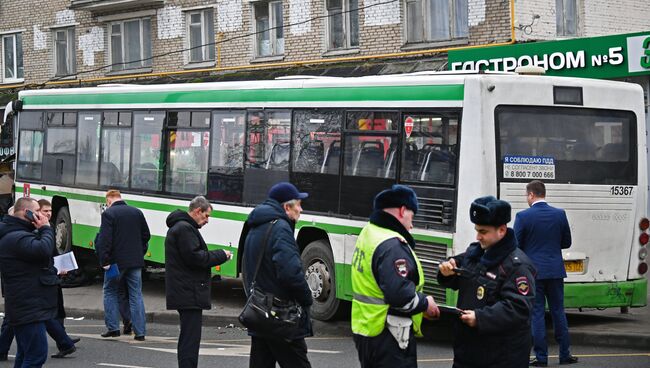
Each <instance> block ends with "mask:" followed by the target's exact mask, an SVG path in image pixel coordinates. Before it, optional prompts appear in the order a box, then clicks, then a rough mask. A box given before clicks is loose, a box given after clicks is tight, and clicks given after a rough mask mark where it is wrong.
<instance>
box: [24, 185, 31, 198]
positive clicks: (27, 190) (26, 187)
mask: <svg viewBox="0 0 650 368" xmlns="http://www.w3.org/2000/svg"><path fill="white" fill-rule="evenodd" d="M30 194H31V187H30V185H29V184H27V183H25V184H23V197H27V198H29V195H30Z"/></svg>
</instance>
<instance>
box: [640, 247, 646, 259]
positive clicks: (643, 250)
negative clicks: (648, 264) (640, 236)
mask: <svg viewBox="0 0 650 368" xmlns="http://www.w3.org/2000/svg"><path fill="white" fill-rule="evenodd" d="M647 256H648V248H645V247H643V248H641V249H639V259H640V260H642V261H643V260H645V258H646V257H647Z"/></svg>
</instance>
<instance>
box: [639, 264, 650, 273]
mask: <svg viewBox="0 0 650 368" xmlns="http://www.w3.org/2000/svg"><path fill="white" fill-rule="evenodd" d="M646 272H648V264H647V263H640V264H639V274H641V275H645V273H646Z"/></svg>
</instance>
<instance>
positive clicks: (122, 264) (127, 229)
mask: <svg viewBox="0 0 650 368" xmlns="http://www.w3.org/2000/svg"><path fill="white" fill-rule="evenodd" d="M150 237H151V234H150V233H149V226H148V225H147V220H145V218H144V215H143V214H142V211H140V210H139V209H137V208H135V207H132V206H128V205H127V204H126V202H124V201H116V202H113V205H111V206H110V207H109V208H108V209H106V211H104V213H102V223H101V226H100V228H99V235H98V237H97V256H98V257H99V264H100V266H108V265H111V264H113V263H117V267H118V269H120V270H126V269H129V268H143V267H144V255H145V254H146V253H147V247H148V246H149V244H148V242H149V238H150Z"/></svg>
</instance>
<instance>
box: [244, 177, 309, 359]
mask: <svg viewBox="0 0 650 368" xmlns="http://www.w3.org/2000/svg"><path fill="white" fill-rule="evenodd" d="M305 198H307V193H300V192H299V191H298V189H297V188H296V187H295V186H294V185H293V184H291V183H287V182H282V183H278V184H275V185H274V186H273V187H271V190H270V191H269V198H268V199H267V200H266V201H264V203H262V204H260V205H259V206H257V207H255V209H254V210H253V211H252V212H251V213H250V215H249V216H248V220H246V224H245V226H244V230H243V232H242V239H245V243H244V244H245V247H244V259H243V262H244V283H245V287H246V290H249V289H250V286H251V283H252V281H253V273H254V272H255V266H256V265H257V257H258V256H259V255H260V254H261V253H262V247H263V246H266V248H265V251H264V259H263V260H262V264H261V266H260V269H259V272H258V274H257V277H256V278H255V285H256V287H258V288H260V289H262V290H263V291H264V292H266V293H272V294H273V295H274V296H275V297H277V298H280V299H283V300H294V301H296V302H297V303H298V304H300V305H301V306H302V307H303V310H305V311H306V312H307V313H303V314H302V319H301V321H300V326H299V328H298V329H297V331H296V332H295V334H293V335H292V336H269V335H265V334H263V333H261V332H260V331H256V330H255V329H254V328H249V329H248V334H249V335H250V336H251V339H252V342H251V355H250V364H249V367H251V368H254V367H275V363H276V362H278V363H279V364H280V367H283V368H285V367H311V364H310V363H309V360H308V359H307V344H306V343H305V337H308V336H312V335H313V333H312V326H311V320H310V318H309V314H308V310H309V307H310V306H311V305H312V294H311V291H310V290H309V286H308V285H307V281H306V280H305V273H304V271H303V268H302V261H301V259H300V250H299V249H298V245H297V244H296V240H295V238H294V229H295V226H296V222H297V221H298V218H299V217H300V213H301V212H302V207H301V201H302V200H303V199H305ZM275 220H277V221H276V222H275V223H274V224H273V225H272V226H273V228H271V232H270V233H269V236H268V241H267V242H266V243H264V238H265V235H266V233H267V229H268V227H269V226H271V222H272V221H275ZM242 239H240V241H241V240H242Z"/></svg>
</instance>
